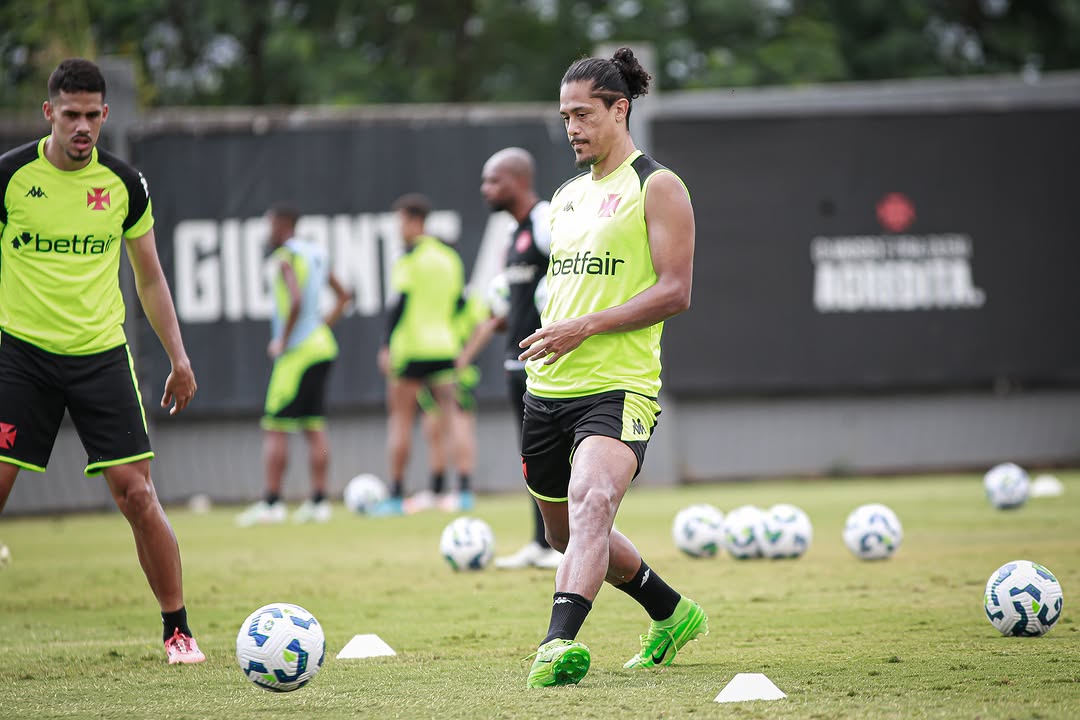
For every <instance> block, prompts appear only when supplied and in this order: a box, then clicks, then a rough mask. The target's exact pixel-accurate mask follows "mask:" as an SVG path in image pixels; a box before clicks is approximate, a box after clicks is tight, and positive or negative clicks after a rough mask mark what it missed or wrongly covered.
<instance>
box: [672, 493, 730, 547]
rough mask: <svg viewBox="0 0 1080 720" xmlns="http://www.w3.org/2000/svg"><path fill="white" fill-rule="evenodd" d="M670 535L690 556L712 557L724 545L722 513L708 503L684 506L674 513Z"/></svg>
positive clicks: (676, 544) (677, 545)
mask: <svg viewBox="0 0 1080 720" xmlns="http://www.w3.org/2000/svg"><path fill="white" fill-rule="evenodd" d="M671 537H672V539H673V540H674V541H675V546H676V547H677V548H679V549H680V550H682V551H683V552H684V553H686V554H687V555H689V556H691V557H698V558H702V557H714V556H715V555H716V554H717V553H718V552H719V551H720V548H722V547H723V546H724V513H722V512H720V511H719V510H717V509H716V508H715V507H713V506H712V505H709V504H708V503H701V504H698V505H691V506H689V507H685V508H683V509H682V510H680V511H679V512H678V513H677V514H676V515H675V522H674V523H672V526H671Z"/></svg>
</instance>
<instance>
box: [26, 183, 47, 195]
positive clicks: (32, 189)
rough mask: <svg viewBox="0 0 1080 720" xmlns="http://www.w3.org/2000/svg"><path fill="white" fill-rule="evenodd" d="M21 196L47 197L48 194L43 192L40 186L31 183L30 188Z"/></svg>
mask: <svg viewBox="0 0 1080 720" xmlns="http://www.w3.org/2000/svg"><path fill="white" fill-rule="evenodd" d="M23 197H32V198H47V197H49V196H48V195H46V194H45V191H44V190H42V189H41V188H40V187H38V186H37V185H31V186H30V189H29V190H27V191H26V194H25V195H23Z"/></svg>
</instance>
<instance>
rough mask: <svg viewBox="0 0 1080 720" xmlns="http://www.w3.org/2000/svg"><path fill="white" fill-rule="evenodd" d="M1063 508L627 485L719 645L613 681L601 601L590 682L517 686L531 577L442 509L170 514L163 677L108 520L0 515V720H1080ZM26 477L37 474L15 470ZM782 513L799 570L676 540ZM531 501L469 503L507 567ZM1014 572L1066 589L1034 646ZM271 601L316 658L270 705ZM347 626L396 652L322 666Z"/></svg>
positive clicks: (624, 634)
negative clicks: (737, 679)
mask: <svg viewBox="0 0 1080 720" xmlns="http://www.w3.org/2000/svg"><path fill="white" fill-rule="evenodd" d="M1058 476H1059V477H1060V478H1061V479H1062V480H1063V481H1064V482H1065V486H1066V492H1065V495H1064V496H1063V497H1060V498H1055V499H1033V500H1030V501H1029V502H1028V504H1027V505H1026V506H1025V507H1023V508H1021V509H1019V510H1016V511H1008V512H1003V511H997V510H994V509H993V508H991V507H990V506H989V504H988V503H987V502H986V501H985V499H984V498H983V496H982V489H981V484H980V482H979V479H978V478H976V477H974V476H949V477H935V478H917V479H912V478H890V479H874V480H840V481H824V480H822V481H817V480H814V481H809V480H808V481H790V482H764V483H746V484H733V485H732V484H728V485H707V486H692V487H682V488H678V489H674V490H660V489H650V488H647V487H644V486H643V487H640V488H636V489H635V490H633V491H632V492H631V493H630V495H629V496H628V497H627V499H626V501H625V502H624V505H623V508H622V510H621V511H620V514H619V517H618V520H617V523H618V526H619V528H620V529H621V530H623V531H624V532H626V533H627V534H628V535H629V536H630V537H631V538H632V539H634V540H635V542H636V543H637V544H638V547H639V549H640V550H641V551H642V553H643V554H644V556H645V557H646V559H647V560H648V561H649V563H650V564H651V565H652V566H653V567H654V568H655V569H656V570H657V571H658V572H659V573H660V574H661V575H662V576H663V577H664V578H665V579H667V580H668V581H669V582H670V583H671V584H672V585H674V586H675V587H676V588H678V589H680V590H682V591H684V592H685V593H687V594H688V595H690V596H691V597H693V598H694V599H696V600H698V601H699V602H700V603H701V604H702V605H703V606H704V607H705V609H706V610H707V611H708V612H709V614H710V627H711V630H712V632H711V634H710V635H709V636H708V637H706V638H703V639H702V640H699V641H697V642H694V643H691V644H690V645H689V646H688V647H687V648H686V649H685V650H684V651H683V653H681V654H680V656H679V658H678V659H677V660H676V662H675V664H674V665H673V666H672V667H670V668H667V669H665V670H661V671H640V670H639V671H625V670H623V669H622V664H623V662H625V661H626V660H627V659H628V658H629V657H631V656H632V655H633V654H634V653H635V652H636V650H637V636H638V635H639V634H640V633H642V632H644V631H645V630H646V626H647V618H646V616H645V614H644V613H643V612H642V611H641V609H640V608H638V607H637V606H636V605H635V604H634V602H633V601H632V600H630V599H629V598H628V597H626V596H625V595H623V594H622V593H620V592H618V591H615V590H612V589H611V588H605V589H604V590H603V591H602V592H601V594H600V596H599V598H598V599H597V602H596V605H595V609H594V610H593V612H592V614H591V615H590V616H589V618H588V620H587V621H586V623H585V626H584V628H583V629H582V632H581V635H580V636H579V637H580V639H581V640H582V641H584V642H585V643H586V644H588V645H589V647H590V648H591V649H592V654H593V666H592V669H591V670H590V672H589V674H588V676H587V677H586V678H585V679H584V680H583V681H582V683H581V684H580V685H578V686H573V687H564V688H551V689H544V690H529V689H526V688H525V677H526V674H527V673H528V669H529V661H528V660H526V659H525V658H526V656H528V655H529V654H530V653H531V652H533V650H534V649H535V647H536V645H537V643H538V642H539V641H540V640H541V639H542V638H543V635H544V632H545V630H546V627H547V618H548V609H549V606H550V598H551V592H552V589H553V575H552V573H551V572H549V571H540V570H537V571H504V572H497V571H494V570H487V571H483V572H479V573H461V574H455V573H453V572H451V571H450V569H449V568H448V566H447V565H446V564H445V562H444V561H443V559H442V558H441V557H440V556H439V553H438V541H439V533H440V531H441V530H442V527H443V526H444V525H445V524H446V522H447V521H448V517H447V516H446V515H442V514H436V513H432V514H426V515H420V516H414V517H410V518H385V519H370V518H360V517H356V516H351V515H349V514H347V513H346V512H345V511H344V510H342V509H341V508H340V506H339V507H338V508H337V509H336V513H335V516H334V518H333V520H332V521H331V522H330V523H329V524H327V525H323V526H302V527H297V526H291V525H285V526H278V527H257V528H252V529H247V530H238V529H235V528H234V527H233V525H232V515H233V513H234V512H235V508H222V509H215V510H214V511H213V512H211V513H210V514H208V515H194V514H191V513H190V512H188V511H187V510H186V509H184V508H174V509H170V517H171V519H172V521H173V525H174V526H175V528H176V531H177V534H178V536H179V538H180V542H181V550H182V552H183V555H184V563H185V580H186V587H187V604H188V607H189V612H190V618H191V621H192V624H193V627H194V629H195V631H196V633H197V635H198V638H199V641H200V644H201V645H202V648H203V649H204V651H205V652H206V653H207V655H208V656H209V661H208V662H207V663H206V664H204V665H202V666H194V667H169V666H167V665H166V664H165V656H164V653H163V651H162V648H161V645H160V624H159V620H158V618H157V608H156V604H155V603H154V601H153V599H152V597H151V595H150V592H149V590H148V588H147V586H146V584H145V581H144V579H143V576H142V573H141V571H140V570H139V567H138V564H137V562H136V559H135V553H134V550H133V545H132V542H131V538H130V534H129V531H128V528H127V525H126V523H125V522H124V521H123V519H122V518H121V517H120V516H119V515H117V514H115V513H113V514H104V515H89V516H69V517H57V518H33V519H20V518H4V519H2V520H0V540H2V541H3V542H5V543H6V544H7V545H8V546H9V547H10V548H11V551H12V555H13V560H12V563H11V565H10V566H9V567H7V568H6V569H4V570H2V571H0V718H48V717H56V718H60V717H64V718H70V717H80V718H81V717H93V718H143V717H145V718H229V719H230V720H240V719H242V718H260V719H261V718H284V717H317V718H354V717H378V718H392V717H403V718H412V717H432V718H435V717H438V718H488V717H490V718H579V717H633V718H688V717H692V718H714V717H720V718H740V719H743V718H766V717H767V718H823V719H832V718H1076V717H1080V632H1078V630H1080V621H1078V620H1077V619H1076V618H1077V607H1078V605H1077V600H1076V598H1078V597H1080V595H1078V594H1077V593H1080V473H1076V472H1072V473H1060V474H1059V475H1058ZM21 482H34V479H32V478H29V477H27V478H24V479H23V480H21ZM695 502H711V503H713V504H715V505H716V506H717V507H719V508H720V509H722V510H730V509H731V508H733V507H735V506H737V505H740V504H744V503H754V504H758V505H763V506H767V505H771V504H773V503H776V502H791V503H794V504H796V505H799V506H801V507H802V508H803V509H804V510H806V511H807V513H808V514H809V515H810V518H811V520H812V521H813V524H814V542H813V545H812V546H811V548H810V550H809V552H808V553H807V554H806V555H805V556H804V557H803V558H801V559H798V560H786V561H767V560H750V561H735V560H733V559H731V558H730V557H727V556H721V557H719V558H715V559H709V560H695V559H692V558H688V557H685V556H683V555H681V554H680V553H679V552H678V551H677V550H676V549H675V548H674V546H673V544H672V541H671V534H670V523H671V519H672V518H673V516H674V514H675V512H676V511H677V510H679V509H680V508H682V507H683V506H685V505H688V504H691V503H695ZM864 502H883V503H886V504H887V505H889V506H891V507H892V508H893V509H894V510H895V511H896V512H897V514H898V515H899V517H900V519H901V521H902V522H903V524H904V542H903V546H902V547H901V548H900V551H899V552H898V554H897V555H896V556H895V557H894V558H892V559H891V560H888V561H884V562H877V563H866V562H860V561H858V560H856V559H855V558H854V557H852V556H851V555H850V554H849V553H848V551H847V549H846V548H845V547H844V546H843V543H842V541H841V539H840V532H841V527H842V525H843V521H844V518H845V517H846V515H847V513H848V512H849V511H850V510H851V509H853V508H854V507H855V506H856V505H859V504H862V503H864ZM525 503H526V499H525V496H524V495H521V496H517V495H512V496H499V497H481V498H480V499H479V502H478V505H477V508H476V512H475V513H474V514H476V515H478V516H480V517H483V518H484V519H486V520H487V521H488V522H489V523H490V524H491V525H492V527H493V529H494V531H495V535H496V538H497V540H498V542H499V545H500V550H501V551H511V550H513V549H516V547H517V546H518V545H519V544H520V543H521V542H523V541H524V540H525V539H526V537H525V533H526V528H527V526H528V522H529V520H528V518H529V516H528V514H527V510H526V505H525ZM1015 559H1028V560H1035V561H1037V562H1040V563H1042V564H1044V565H1046V566H1047V567H1049V568H1050V569H1051V570H1052V571H1053V572H1054V573H1055V574H1056V575H1057V577H1058V579H1059V580H1060V581H1061V584H1062V587H1063V588H1064V593H1065V608H1064V612H1063V615H1062V618H1061V620H1060V621H1059V622H1058V624H1057V626H1056V627H1055V628H1054V629H1053V631H1052V632H1051V633H1049V634H1048V635H1047V636H1045V637H1042V638H1005V637H1002V636H1001V635H999V634H998V632H997V631H996V630H995V629H994V628H993V627H992V626H991V625H990V624H989V623H988V622H987V620H986V617H985V615H984V614H983V610H982V593H983V587H984V585H985V583H986V580H987V578H988V577H989V576H990V574H991V573H992V572H993V571H994V570H995V569H996V568H997V567H998V566H1000V565H1001V564H1003V563H1005V562H1007V561H1009V560H1015ZM272 601H284V602H293V603H296V604H299V605H302V606H304V607H305V608H307V609H308V610H309V611H311V612H312V613H314V614H315V616H316V617H317V618H318V619H319V621H320V622H321V623H322V625H323V627H324V629H325V631H326V637H327V645H328V652H327V659H326V664H325V665H324V667H323V669H322V671H321V672H320V673H319V674H318V675H317V676H316V677H315V679H314V680H313V681H312V682H311V683H310V684H309V685H308V686H307V687H305V688H303V689H301V690H298V691H296V692H294V693H289V694H273V693H268V692H265V691H263V690H260V689H258V688H256V687H255V686H254V685H252V684H251V683H249V682H247V680H245V679H244V677H243V675H242V674H241V672H240V670H239V669H238V667H237V664H236V660H235V657H234V650H235V638H236V633H237V630H238V629H239V627H240V623H241V622H242V621H243V620H244V618H245V617H246V616H247V614H248V613H249V612H251V611H252V610H254V609H255V608H256V607H258V606H260V605H262V604H264V603H267V602H272ZM357 633H377V634H378V635H379V636H381V637H382V638H383V639H384V640H386V641H387V642H388V643H389V644H390V645H391V646H392V647H394V648H395V649H396V650H397V652H398V656H397V657H394V658H378V659H369V660H336V659H335V657H334V656H335V655H336V653H337V651H338V650H340V649H341V647H342V646H344V644H345V643H346V642H347V641H348V640H349V639H350V638H351V637H352V636H353V635H354V634H357ZM738 672H763V673H765V674H767V675H768V676H769V677H770V678H771V679H772V680H773V681H774V682H775V683H776V684H777V685H778V686H779V687H780V689H781V690H783V691H784V692H786V693H787V695H788V697H787V698H786V699H784V700H779V701H772V702H753V703H738V704H731V705H720V704H716V703H714V702H713V698H714V697H715V696H716V694H717V693H718V692H719V691H720V689H721V688H723V687H724V685H725V684H726V683H727V682H728V681H729V680H730V679H731V678H732V677H733V676H734V675H735V673H738Z"/></svg>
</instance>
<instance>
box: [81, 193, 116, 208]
mask: <svg viewBox="0 0 1080 720" xmlns="http://www.w3.org/2000/svg"><path fill="white" fill-rule="evenodd" d="M111 203H112V200H111V199H110V198H109V190H108V188H90V189H89V190H87V191H86V207H88V208H90V209H91V210H106V209H108V207H109V205H110V204H111Z"/></svg>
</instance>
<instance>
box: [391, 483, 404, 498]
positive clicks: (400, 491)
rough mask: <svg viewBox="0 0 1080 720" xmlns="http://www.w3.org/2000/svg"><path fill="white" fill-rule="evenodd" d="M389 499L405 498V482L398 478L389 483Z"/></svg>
mask: <svg viewBox="0 0 1080 720" xmlns="http://www.w3.org/2000/svg"><path fill="white" fill-rule="evenodd" d="M390 497H394V498H397V499H399V500H400V499H401V498H403V497H405V481H404V480H402V479H400V478H395V479H394V480H393V481H391V483H390Z"/></svg>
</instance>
